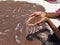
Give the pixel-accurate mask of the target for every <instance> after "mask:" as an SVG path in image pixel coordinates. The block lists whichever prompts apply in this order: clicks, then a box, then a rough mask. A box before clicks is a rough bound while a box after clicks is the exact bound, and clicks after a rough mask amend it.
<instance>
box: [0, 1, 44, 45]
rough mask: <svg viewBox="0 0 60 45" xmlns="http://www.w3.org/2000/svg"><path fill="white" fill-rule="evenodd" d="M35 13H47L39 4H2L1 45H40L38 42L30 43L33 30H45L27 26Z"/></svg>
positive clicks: (0, 16)
mask: <svg viewBox="0 0 60 45" xmlns="http://www.w3.org/2000/svg"><path fill="white" fill-rule="evenodd" d="M35 11H45V9H44V8H43V7H42V6H41V5H38V4H32V3H27V2H7V1H6V2H0V45H40V44H41V42H40V41H38V40H35V41H28V40H26V36H27V34H28V33H31V30H34V29H35V30H36V29H41V28H45V24H44V25H42V26H38V27H28V26H26V24H25V23H26V21H27V19H28V17H29V15H30V14H31V13H33V12H35Z"/></svg>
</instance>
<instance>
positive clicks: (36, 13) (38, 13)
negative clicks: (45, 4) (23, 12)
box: [30, 11, 42, 17]
mask: <svg viewBox="0 0 60 45" xmlns="http://www.w3.org/2000/svg"><path fill="white" fill-rule="evenodd" d="M41 14H42V12H40V11H39V12H34V13H33V14H31V15H30V17H32V16H38V15H41Z"/></svg>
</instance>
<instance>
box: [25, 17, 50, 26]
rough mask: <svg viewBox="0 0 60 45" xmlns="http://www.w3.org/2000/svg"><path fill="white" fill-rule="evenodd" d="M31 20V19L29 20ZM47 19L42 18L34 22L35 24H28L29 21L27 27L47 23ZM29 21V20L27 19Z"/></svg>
mask: <svg viewBox="0 0 60 45" xmlns="http://www.w3.org/2000/svg"><path fill="white" fill-rule="evenodd" d="M31 19H32V18H31ZM48 19H49V18H48V17H42V18H41V19H40V20H39V21H38V22H36V23H35V24H29V21H27V23H26V24H27V25H28V26H35V25H39V24H42V23H45V22H46V21H48ZM29 20H30V19H29Z"/></svg>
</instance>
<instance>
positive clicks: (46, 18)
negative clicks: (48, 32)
mask: <svg viewBox="0 0 60 45" xmlns="http://www.w3.org/2000/svg"><path fill="white" fill-rule="evenodd" d="M33 16H41V20H39V21H38V22H36V24H32V25H31V24H29V21H27V25H28V26H34V25H37V24H41V23H44V22H47V23H48V24H49V25H50V27H51V28H52V30H53V31H54V33H55V35H56V36H57V38H58V39H60V31H59V29H58V28H57V27H56V26H55V25H54V24H53V22H52V21H51V20H50V18H56V17H58V16H60V13H51V12H40V11H39V12H35V13H33V14H31V15H30V17H33Z"/></svg>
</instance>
